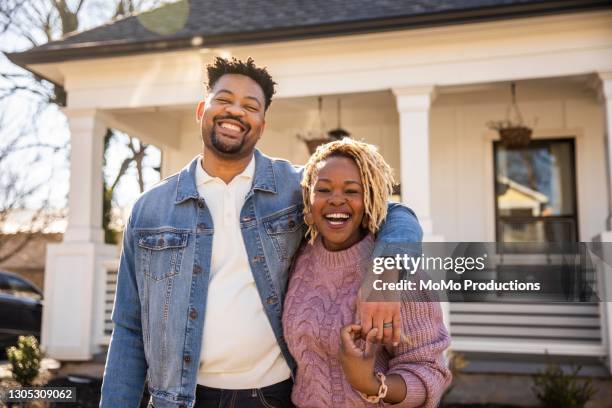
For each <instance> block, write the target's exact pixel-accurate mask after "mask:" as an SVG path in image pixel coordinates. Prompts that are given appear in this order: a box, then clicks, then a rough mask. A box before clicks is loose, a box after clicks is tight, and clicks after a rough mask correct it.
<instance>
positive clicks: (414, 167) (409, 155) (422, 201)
mask: <svg viewBox="0 0 612 408" xmlns="http://www.w3.org/2000/svg"><path fill="white" fill-rule="evenodd" d="M393 93H394V94H395V98H396V104H397V111H398V112H399V131H400V182H401V186H402V202H404V203H406V204H407V205H408V206H409V207H410V208H412V209H413V210H414V212H415V213H416V215H417V217H418V218H419V222H420V224H421V228H423V241H424V242H434V241H438V242H439V241H444V237H443V236H442V235H436V234H434V228H433V220H432V216H431V178H430V172H431V169H430V165H431V158H430V154H429V112H430V110H431V105H432V103H433V101H434V99H435V97H436V88H435V87H434V86H418V87H402V88H393ZM440 306H441V307H442V313H443V317H444V324H445V325H446V328H447V329H448V331H449V332H450V305H449V303H448V302H440Z"/></svg>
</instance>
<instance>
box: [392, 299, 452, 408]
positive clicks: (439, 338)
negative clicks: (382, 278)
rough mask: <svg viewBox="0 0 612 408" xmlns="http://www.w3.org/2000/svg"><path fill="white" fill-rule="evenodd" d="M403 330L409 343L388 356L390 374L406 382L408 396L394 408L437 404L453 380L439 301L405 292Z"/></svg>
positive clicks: (402, 310) (447, 337) (424, 407)
mask: <svg viewBox="0 0 612 408" xmlns="http://www.w3.org/2000/svg"><path fill="white" fill-rule="evenodd" d="M401 314H402V329H403V333H405V335H406V337H407V340H408V342H407V343H401V344H400V345H399V346H398V347H397V349H396V350H395V352H394V353H393V354H392V355H390V356H389V362H388V367H389V369H388V370H387V373H386V374H387V375H390V374H398V375H400V376H402V378H403V379H404V382H405V383H406V398H405V399H404V401H402V402H400V403H398V404H385V406H392V407H423V408H430V407H431V408H433V407H437V406H438V403H439V402H440V399H441V397H442V394H443V393H444V390H445V389H446V387H448V385H449V384H450V382H451V378H452V376H451V373H450V370H449V369H448V366H447V364H446V361H445V357H444V354H443V353H444V350H445V349H446V348H447V347H448V346H449V345H450V337H449V335H448V332H447V330H446V327H444V323H443V319H442V309H441V307H440V304H439V303H438V302H433V301H432V302H423V301H415V300H410V299H409V298H408V297H407V296H406V295H405V294H403V295H402V307H401ZM385 354H387V353H385Z"/></svg>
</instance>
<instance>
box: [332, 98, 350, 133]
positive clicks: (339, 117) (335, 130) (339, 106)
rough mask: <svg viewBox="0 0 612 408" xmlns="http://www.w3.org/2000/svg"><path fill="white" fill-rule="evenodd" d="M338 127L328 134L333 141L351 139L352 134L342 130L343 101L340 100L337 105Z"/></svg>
mask: <svg viewBox="0 0 612 408" xmlns="http://www.w3.org/2000/svg"><path fill="white" fill-rule="evenodd" d="M336 115H337V118H338V127H337V128H335V129H332V130H330V131H329V132H327V136H329V138H330V139H331V140H340V139H342V138H344V137H351V134H350V133H349V132H348V131H346V130H345V129H343V128H342V124H341V123H342V99H340V98H338V104H337V114H336Z"/></svg>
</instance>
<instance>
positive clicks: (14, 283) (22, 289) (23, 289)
mask: <svg viewBox="0 0 612 408" xmlns="http://www.w3.org/2000/svg"><path fill="white" fill-rule="evenodd" d="M7 281H8V286H9V287H10V290H11V291H12V294H13V295H14V296H18V297H25V298H29V299H33V300H40V299H41V296H40V294H39V293H38V292H37V291H36V290H35V289H34V288H33V287H32V285H30V284H29V283H28V282H26V281H24V280H22V279H18V278H15V277H12V276H8V277H7Z"/></svg>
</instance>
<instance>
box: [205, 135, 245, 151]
mask: <svg viewBox="0 0 612 408" xmlns="http://www.w3.org/2000/svg"><path fill="white" fill-rule="evenodd" d="M245 139H246V138H245V137H244V136H243V137H242V139H241V140H240V143H238V144H233V145H228V144H226V143H223V142H221V140H219V138H217V134H216V133H215V131H214V130H211V132H210V143H211V144H212V146H213V147H214V148H215V149H216V150H217V151H218V152H220V153H225V154H235V153H239V152H240V151H241V150H242V147H243V146H244V141H245Z"/></svg>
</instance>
